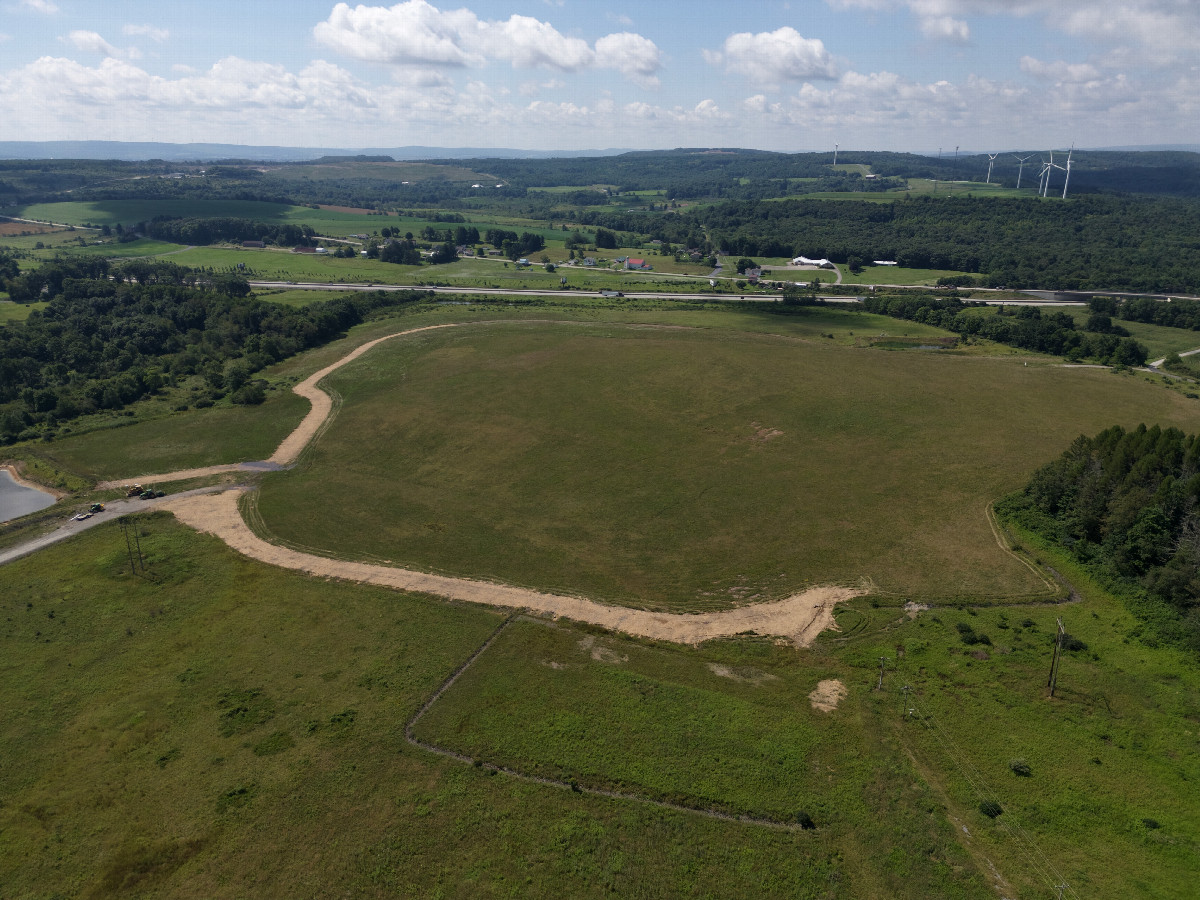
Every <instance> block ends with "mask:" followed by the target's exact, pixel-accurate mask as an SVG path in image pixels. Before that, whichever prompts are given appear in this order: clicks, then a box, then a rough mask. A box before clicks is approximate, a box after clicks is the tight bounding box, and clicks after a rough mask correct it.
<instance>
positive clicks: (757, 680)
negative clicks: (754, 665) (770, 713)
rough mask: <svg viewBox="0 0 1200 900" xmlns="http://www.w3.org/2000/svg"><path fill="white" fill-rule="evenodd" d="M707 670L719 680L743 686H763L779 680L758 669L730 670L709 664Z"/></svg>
mask: <svg viewBox="0 0 1200 900" xmlns="http://www.w3.org/2000/svg"><path fill="white" fill-rule="evenodd" d="M708 670H709V671H710V672H712V673H713V674H714V675H718V676H720V677H721V678H729V679H731V680H733V681H741V682H743V683H745V684H765V683H766V682H768V681H778V680H779V676H778V675H772V674H771V673H770V672H760V671H758V669H751V668H749V667H748V666H742V667H740V668H737V669H731V668H729V666H723V665H721V664H720V663H709V664H708Z"/></svg>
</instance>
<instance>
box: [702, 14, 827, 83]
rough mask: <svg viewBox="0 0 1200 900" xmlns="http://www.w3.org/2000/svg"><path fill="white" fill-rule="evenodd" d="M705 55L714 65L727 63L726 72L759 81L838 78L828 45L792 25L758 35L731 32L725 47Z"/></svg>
mask: <svg viewBox="0 0 1200 900" xmlns="http://www.w3.org/2000/svg"><path fill="white" fill-rule="evenodd" d="M703 54H704V58H705V60H706V61H707V62H709V63H711V64H712V65H722V64H723V65H724V66H725V69H726V71H729V72H736V73H737V74H739V75H744V76H745V77H746V78H748V79H749V80H750V81H752V82H754V83H755V84H762V85H778V84H780V83H781V82H784V81H803V80H808V79H833V78H836V77H837V66H836V65H835V64H834V60H833V56H832V55H831V54H830V52H829V51H828V50H827V49H826V48H825V44H824V43H823V42H822V41H820V40H819V39H817V38H806V37H804V36H803V35H801V34H800V33H799V32H798V31H796V29H794V28H792V27H791V26H788V25H785V26H783V27H782V28H779V29H776V30H775V31H763V32H759V33H758V34H751V33H750V32H739V33H737V34H731V35H729V37H727V38H725V43H724V45H723V46H722V48H721V50H719V51H711V50H705V51H703Z"/></svg>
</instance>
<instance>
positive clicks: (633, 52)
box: [596, 31, 662, 86]
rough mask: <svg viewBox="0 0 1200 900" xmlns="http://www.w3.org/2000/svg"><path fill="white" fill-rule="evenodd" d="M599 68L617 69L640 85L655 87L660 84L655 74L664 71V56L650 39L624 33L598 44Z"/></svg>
mask: <svg viewBox="0 0 1200 900" xmlns="http://www.w3.org/2000/svg"><path fill="white" fill-rule="evenodd" d="M596 65H598V66H600V67H601V68H604V69H616V70H617V71H618V72H620V73H621V74H622V75H624V76H625V77H626V78H629V79H630V80H632V81H637V82H638V83H639V84H642V85H645V86H655V85H657V84H658V77H657V76H656V75H655V73H656V72H658V70H659V69H661V68H662V53H661V52H660V51H659V49H658V47H657V45H655V43H654V41H652V40H650V39H649V38H645V37H642V36H641V35H640V34H633V33H632V32H628V31H622V32H619V33H618V34H610V35H606V36H605V37H602V38H600V39H599V40H597V41H596Z"/></svg>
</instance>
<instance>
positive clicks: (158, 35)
mask: <svg viewBox="0 0 1200 900" xmlns="http://www.w3.org/2000/svg"><path fill="white" fill-rule="evenodd" d="M121 33H122V34H124V35H126V36H128V37H148V38H150V40H152V41H156V42H158V43H160V44H161V43H162V42H163V41H165V40H166V39H167V38H169V37H170V36H171V32H170V31H168V30H167V29H165V28H156V27H155V26H153V25H126V26H124V27H123V28H122V29H121Z"/></svg>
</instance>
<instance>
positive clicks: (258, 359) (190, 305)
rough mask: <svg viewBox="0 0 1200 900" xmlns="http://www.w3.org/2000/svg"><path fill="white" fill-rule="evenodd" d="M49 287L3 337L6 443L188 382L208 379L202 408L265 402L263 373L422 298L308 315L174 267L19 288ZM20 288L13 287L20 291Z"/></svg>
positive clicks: (99, 269) (358, 298)
mask: <svg viewBox="0 0 1200 900" xmlns="http://www.w3.org/2000/svg"><path fill="white" fill-rule="evenodd" d="M29 280H33V281H34V283H37V284H41V285H42V286H43V287H44V289H45V293H42V291H41V290H39V291H38V296H43V297H48V298H49V305H48V306H47V307H46V308H45V309H43V310H41V311H37V310H35V311H34V312H32V313H30V316H29V319H28V320H27V321H26V322H24V323H22V324H16V325H10V326H9V327H7V328H0V442H3V443H12V442H13V441H17V440H23V439H29V438H34V437H38V436H39V435H42V434H44V433H46V432H45V426H55V425H57V424H58V423H61V422H64V421H68V420H70V419H74V418H76V417H78V416H81V415H86V414H88V413H92V412H96V411H97V410H102V409H103V410H117V409H121V408H123V407H124V406H126V405H128V404H130V403H133V402H136V401H137V400H140V399H143V398H144V397H147V396H149V395H152V394H154V393H156V392H157V391H159V390H160V389H161V388H163V387H164V386H166V385H169V384H173V383H177V382H178V381H179V380H181V379H185V378H189V377H191V376H200V377H201V378H202V379H203V381H204V384H205V385H206V393H205V395H204V397H203V398H201V401H200V403H199V404H198V405H211V403H212V401H213V400H216V399H220V398H221V397H224V396H225V395H226V394H229V395H230V396H231V398H232V399H233V401H234V402H238V403H258V402H261V401H262V399H263V389H262V385H261V384H258V383H256V381H255V379H253V375H254V373H256V372H258V371H259V370H260V369H262V368H264V367H265V366H268V365H270V364H271V363H273V362H277V361H278V360H281V359H284V358H286V357H288V356H291V355H292V354H294V353H297V352H299V351H301V350H304V349H307V348H309V347H314V346H317V345H319V344H321V343H324V342H325V341H328V340H330V339H331V338H333V337H334V336H336V335H338V334H341V333H342V332H344V331H345V330H346V329H347V328H349V327H351V326H352V325H356V324H358V323H359V322H361V321H363V319H364V317H365V316H366V315H367V314H369V313H370V312H371V311H372V310H374V309H377V308H379V307H383V306H390V305H396V304H401V303H407V302H412V301H413V300H415V299H418V298H420V297H423V296H424V294H422V293H412V292H403V293H385V292H372V293H369V294H358V295H355V296H353V297H351V298H338V299H334V300H328V301H325V302H323V303H314V304H312V305H309V306H306V307H304V308H303V309H298V308H295V307H289V306H284V305H281V304H277V303H269V302H266V301H262V300H257V299H255V298H253V297H250V296H248V294H249V285H248V284H247V283H246V282H245V281H244V280H242V279H240V278H236V277H233V276H221V277H212V276H206V275H202V274H200V273H197V272H194V271H191V270H188V269H184V268H182V267H179V266H175V265H171V264H170V263H151V262H140V263H137V264H129V265H126V266H122V267H111V268H110V266H109V264H108V261H107V260H104V259H90V260H60V261H56V262H53V263H49V264H47V265H44V266H42V267H41V268H40V269H38V270H36V271H35V272H32V273H28V274H27V275H22V276H20V278H19V279H16V280H15V281H19V282H21V283H22V284H23V285H24V284H25V283H26V282H28V281H29ZM12 283H13V282H12V281H10V285H11V284H12Z"/></svg>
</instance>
